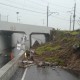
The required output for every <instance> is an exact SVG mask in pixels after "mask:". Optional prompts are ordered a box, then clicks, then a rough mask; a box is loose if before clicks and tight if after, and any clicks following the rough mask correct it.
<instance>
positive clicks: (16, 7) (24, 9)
mask: <svg viewBox="0 0 80 80" xmlns="http://www.w3.org/2000/svg"><path fill="white" fill-rule="evenodd" d="M0 4H1V5H4V6H8V7H12V8H17V9H21V10H26V11H30V12H35V13H41V14H46V13H43V12H39V11H34V10H30V9H26V8H20V7H16V6H12V5H8V4H5V3H1V2H0Z"/></svg>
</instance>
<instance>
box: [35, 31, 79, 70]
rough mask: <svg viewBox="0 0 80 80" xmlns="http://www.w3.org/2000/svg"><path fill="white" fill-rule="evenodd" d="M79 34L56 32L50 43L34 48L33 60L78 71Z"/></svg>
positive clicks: (77, 32) (76, 32)
mask: <svg viewBox="0 0 80 80" xmlns="http://www.w3.org/2000/svg"><path fill="white" fill-rule="evenodd" d="M79 33H80V32H79V31H74V32H73V31H71V32H69V31H56V30H54V31H53V32H52V34H51V39H50V40H51V41H50V42H48V43H46V44H43V45H41V46H39V47H38V48H36V55H35V60H38V61H46V62H51V63H53V62H58V65H59V66H65V67H67V68H68V69H72V70H78V71H79V70H80V34H79Z"/></svg>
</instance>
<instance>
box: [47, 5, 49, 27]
mask: <svg viewBox="0 0 80 80" xmlns="http://www.w3.org/2000/svg"><path fill="white" fill-rule="evenodd" d="M48 15H49V6H47V27H48Z"/></svg>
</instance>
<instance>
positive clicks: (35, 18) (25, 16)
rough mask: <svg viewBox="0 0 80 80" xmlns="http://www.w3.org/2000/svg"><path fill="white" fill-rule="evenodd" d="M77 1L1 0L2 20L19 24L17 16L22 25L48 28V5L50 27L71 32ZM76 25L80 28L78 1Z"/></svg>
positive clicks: (0, 11)
mask: <svg viewBox="0 0 80 80" xmlns="http://www.w3.org/2000/svg"><path fill="white" fill-rule="evenodd" d="M74 3H75V0H0V14H1V20H3V21H7V17H6V16H7V15H8V21H9V22H17V14H16V12H19V14H18V18H19V20H20V23H24V24H32V25H41V26H46V12H47V5H48V6H49V14H50V13H51V12H58V13H59V14H56V13H53V14H52V15H51V16H49V26H50V27H53V28H56V29H57V28H58V29H62V30H69V25H70V21H69V20H70V15H71V14H70V13H69V12H68V11H72V13H73V10H74ZM76 4H77V6H76V25H75V29H78V28H80V25H79V17H80V0H76Z"/></svg>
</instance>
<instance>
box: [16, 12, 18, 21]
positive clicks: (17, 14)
mask: <svg viewBox="0 0 80 80" xmlns="http://www.w3.org/2000/svg"><path fill="white" fill-rule="evenodd" d="M16 14H17V22H18V21H19V18H18V14H19V12H16Z"/></svg>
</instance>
